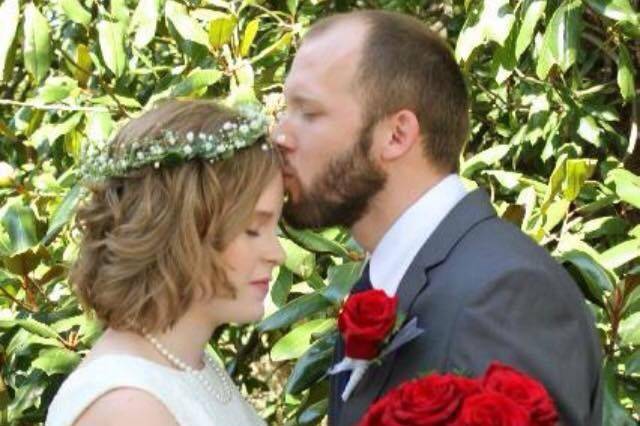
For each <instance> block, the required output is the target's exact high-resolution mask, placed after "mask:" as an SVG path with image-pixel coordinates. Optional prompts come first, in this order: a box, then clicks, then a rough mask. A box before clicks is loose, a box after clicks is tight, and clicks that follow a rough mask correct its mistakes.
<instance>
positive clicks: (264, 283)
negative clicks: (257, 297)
mask: <svg viewBox="0 0 640 426" xmlns="http://www.w3.org/2000/svg"><path fill="white" fill-rule="evenodd" d="M269 281H270V279H269V278H262V279H259V280H254V281H251V282H250V283H249V284H251V285H252V286H254V287H255V288H257V289H259V290H261V292H262V293H263V294H264V295H265V296H266V295H267V293H269Z"/></svg>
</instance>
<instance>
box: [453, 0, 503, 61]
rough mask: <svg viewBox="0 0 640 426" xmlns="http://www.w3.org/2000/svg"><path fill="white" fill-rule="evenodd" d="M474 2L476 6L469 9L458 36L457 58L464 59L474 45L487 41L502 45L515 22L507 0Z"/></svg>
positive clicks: (469, 54)
mask: <svg viewBox="0 0 640 426" xmlns="http://www.w3.org/2000/svg"><path fill="white" fill-rule="evenodd" d="M475 4H476V6H475V7H474V8H473V9H472V10H471V11H469V15H468V17H467V20H466V21H465V23H464V27H463V28H462V32H461V33H460V36H459V37H458V42H457V44H456V51H455V55H456V58H457V59H458V60H462V61H466V60H467V59H469V57H470V56H471V54H472V53H473V51H474V50H475V49H476V47H478V46H481V45H482V44H484V43H486V42H488V41H494V42H496V43H498V44H499V45H500V46H502V45H503V44H504V42H505V41H506V40H507V37H508V36H509V33H510V32H511V28H512V27H513V24H514V22H515V16H514V15H513V10H512V8H511V6H510V5H509V0H491V1H484V2H476V3H475ZM480 8H481V9H480Z"/></svg>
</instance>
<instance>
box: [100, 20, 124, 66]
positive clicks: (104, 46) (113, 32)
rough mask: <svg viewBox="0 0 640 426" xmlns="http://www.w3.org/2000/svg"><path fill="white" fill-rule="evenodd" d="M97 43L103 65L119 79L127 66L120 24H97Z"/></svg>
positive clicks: (122, 31) (101, 22)
mask: <svg viewBox="0 0 640 426" xmlns="http://www.w3.org/2000/svg"><path fill="white" fill-rule="evenodd" d="M98 41H99V43H100V52H101V53H102V59H103V60H104V63H105V65H106V66H107V68H109V69H110V70H111V72H112V73H113V74H114V75H115V76H116V77H120V76H121V75H122V74H123V73H124V70H125V67H126V66H127V59H126V55H125V52H124V28H123V26H122V24H120V23H119V22H108V21H100V22H99V23H98Z"/></svg>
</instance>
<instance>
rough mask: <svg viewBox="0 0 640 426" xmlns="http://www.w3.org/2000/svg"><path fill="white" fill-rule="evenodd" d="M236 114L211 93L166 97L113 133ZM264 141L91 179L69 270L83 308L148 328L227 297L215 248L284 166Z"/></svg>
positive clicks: (147, 131)
mask: <svg viewBox="0 0 640 426" xmlns="http://www.w3.org/2000/svg"><path fill="white" fill-rule="evenodd" d="M237 118H238V113H237V112H235V111H233V110H231V109H229V108H226V107H223V106H221V105H220V104H218V103H215V102H213V101H204V100H198V101H196V100H190V101H184V100H183V101H179V100H172V101H168V102H166V103H163V104H161V105H159V106H158V107H156V108H154V109H152V110H151V111H149V112H147V113H145V114H143V115H141V116H140V117H138V118H135V119H133V120H132V121H130V122H129V123H128V124H127V125H126V126H124V127H123V128H122V129H121V130H120V132H119V133H118V134H117V136H116V139H115V140H114V143H115V144H116V145H117V146H118V147H119V148H122V147H123V146H126V145H127V144H130V143H134V142H136V141H140V140H143V139H144V138H146V137H148V138H156V137H160V135H162V134H163V132H166V131H168V130H169V131H173V132H174V133H179V134H186V133H188V132H193V133H194V134H199V133H200V132H203V133H206V134H211V133H215V132H216V131H218V130H219V129H220V128H221V126H223V125H224V123H226V122H228V121H230V120H235V119H237ZM264 137H266V136H264ZM262 142H263V141H258V142H257V143H255V144H253V145H252V146H250V147H248V148H245V149H242V150H240V151H237V152H236V153H235V154H234V155H233V156H232V157H231V158H228V159H226V160H218V161H215V162H213V163H210V162H209V161H208V160H203V159H197V158H196V159H192V160H189V161H187V162H184V163H182V164H178V165H175V166H171V167H169V166H163V167H160V168H157V169H155V168H154V167H153V166H147V167H144V168H141V169H138V170H133V171H131V172H129V173H127V174H126V176H124V177H112V178H108V179H105V180H103V181H101V182H98V183H92V184H88V187H89V190H90V193H91V195H90V197H89V198H88V200H87V201H86V202H85V203H83V204H82V205H81V206H80V207H79V209H78V211H77V215H76V225H77V227H78V229H79V230H80V231H81V235H82V240H81V242H80V247H79V253H78V258H77V260H76V262H75V264H74V265H73V267H72V269H71V273H70V281H71V283H72V284H73V286H74V289H75V291H76V293H77V294H78V296H79V299H80V301H81V303H82V305H83V306H84V307H85V310H87V311H88V312H91V311H93V312H94V313H95V315H96V316H97V318H98V319H99V320H100V321H102V322H103V323H104V325H106V326H108V327H111V328H114V329H119V330H133V331H142V330H143V329H145V330H148V331H150V332H151V331H162V330H166V329H167V328H169V327H171V326H173V325H174V324H175V323H176V321H177V320H178V319H179V318H180V317H181V316H182V314H184V312H185V311H186V310H187V309H188V307H189V306H190V305H191V303H192V302H193V301H194V300H195V299H196V298H200V297H209V296H211V297H213V296H216V297H233V296H234V291H233V288H232V286H231V285H230V283H229V282H228V280H227V277H226V274H225V270H224V265H223V263H222V259H221V257H220V255H221V251H223V250H224V248H225V247H226V246H227V245H228V244H229V243H230V242H231V240H233V238H234V237H236V236H237V235H238V234H239V233H240V232H242V230H243V229H244V227H246V226H247V224H248V222H249V221H250V217H251V214H252V212H253V210H254V208H255V205H256V203H257V201H258V198H259V197H260V195H261V193H262V192H263V190H264V189H265V188H266V186H267V185H268V184H269V182H271V181H272V179H273V178H274V177H275V176H276V175H277V173H279V171H280V159H279V157H278V153H277V151H276V150H275V149H269V150H264V149H263V146H262V145H263V143H262Z"/></svg>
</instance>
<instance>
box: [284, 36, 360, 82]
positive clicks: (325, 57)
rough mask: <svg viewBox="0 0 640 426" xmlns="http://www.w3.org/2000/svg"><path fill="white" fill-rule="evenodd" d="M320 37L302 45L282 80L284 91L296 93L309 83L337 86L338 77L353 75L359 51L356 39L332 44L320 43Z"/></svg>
mask: <svg viewBox="0 0 640 426" xmlns="http://www.w3.org/2000/svg"><path fill="white" fill-rule="evenodd" d="M323 36H324V34H323V35H319V36H317V37H313V38H312V39H310V40H307V41H305V42H303V44H302V46H301V47H300V50H299V51H298V53H297V54H296V56H295V58H294V60H293V64H292V66H291V70H290V71H289V74H288V75H287V78H286V80H285V88H287V89H288V90H290V91H291V90H294V89H298V88H299V87H301V86H305V85H307V84H311V80H319V79H321V80H324V81H326V82H327V83H330V84H340V83H342V82H341V79H340V78H339V77H338V76H339V75H342V76H345V77H350V76H353V75H354V72H355V70H356V67H357V64H358V63H359V59H360V55H361V49H360V43H357V41H358V40H357V39H352V40H351V41H345V42H344V43H340V44H337V45H335V44H333V43H331V42H333V41H334V40H333V38H332V37H330V38H326V39H323V38H322V37H323Z"/></svg>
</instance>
